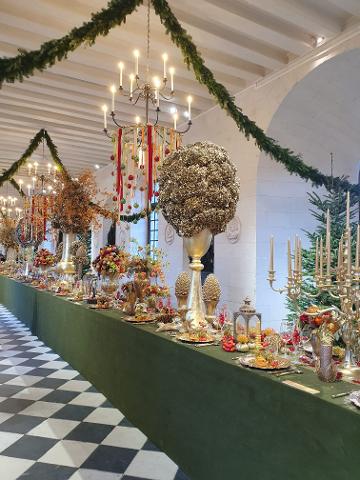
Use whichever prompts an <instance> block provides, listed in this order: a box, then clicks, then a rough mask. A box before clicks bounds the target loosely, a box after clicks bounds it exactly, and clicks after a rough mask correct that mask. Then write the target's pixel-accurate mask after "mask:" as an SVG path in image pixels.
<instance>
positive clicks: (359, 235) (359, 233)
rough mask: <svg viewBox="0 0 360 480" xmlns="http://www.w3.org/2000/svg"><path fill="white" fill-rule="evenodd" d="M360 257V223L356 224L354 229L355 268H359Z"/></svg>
mask: <svg viewBox="0 0 360 480" xmlns="http://www.w3.org/2000/svg"><path fill="white" fill-rule="evenodd" d="M359 257H360V225H359V224H358V226H357V230H356V254H355V268H359V259H360V258H359Z"/></svg>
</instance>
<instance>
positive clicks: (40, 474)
mask: <svg viewBox="0 0 360 480" xmlns="http://www.w3.org/2000/svg"><path fill="white" fill-rule="evenodd" d="M76 470H77V469H76V468H70V467H63V466H61V465H51V464H49V463H39V462H38V463H35V464H34V465H32V466H31V467H30V468H29V469H28V470H26V472H24V473H23V474H22V475H21V477H19V478H18V480H68V478H70V477H71V476H72V475H73V473H74V472H75V471H76Z"/></svg>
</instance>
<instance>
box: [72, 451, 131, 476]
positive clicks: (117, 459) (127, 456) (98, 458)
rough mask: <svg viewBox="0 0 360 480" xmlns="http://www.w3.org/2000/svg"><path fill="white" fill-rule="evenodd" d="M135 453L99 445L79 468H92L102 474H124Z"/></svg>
mask: <svg viewBox="0 0 360 480" xmlns="http://www.w3.org/2000/svg"><path fill="white" fill-rule="evenodd" d="M137 452H138V451H137V450H132V449H129V448H117V447H108V446H106V445H99V446H98V447H97V448H96V449H95V450H94V451H93V453H92V454H91V455H90V457H89V458H88V459H87V460H86V461H85V463H83V465H82V466H81V468H92V469H94V470H101V471H103V472H114V473H124V472H125V470H126V469H127V467H128V466H129V465H130V463H131V462H132V460H133V459H134V457H135V455H136V454H137Z"/></svg>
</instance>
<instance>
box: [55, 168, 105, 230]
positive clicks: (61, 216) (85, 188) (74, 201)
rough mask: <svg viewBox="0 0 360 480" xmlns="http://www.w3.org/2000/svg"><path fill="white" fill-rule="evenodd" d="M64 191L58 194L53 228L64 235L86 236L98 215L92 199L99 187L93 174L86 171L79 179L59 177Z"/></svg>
mask: <svg viewBox="0 0 360 480" xmlns="http://www.w3.org/2000/svg"><path fill="white" fill-rule="evenodd" d="M59 182H60V183H61V184H62V185H63V187H62V189H61V190H60V191H58V192H57V193H56V197H55V202H54V210H53V216H52V226H53V227H54V228H58V229H60V230H61V231H62V232H64V233H78V234H85V233H86V232H87V230H88V229H89V228H90V225H91V224H92V223H95V222H96V216H97V214H98V212H97V210H96V208H95V207H94V204H93V203H92V199H93V198H94V197H95V195H96V193H97V186H96V182H95V178H94V175H93V174H92V172H89V171H85V172H83V173H82V174H81V175H79V177H78V178H77V179H71V178H69V177H67V176H66V175H61V174H60V175H59Z"/></svg>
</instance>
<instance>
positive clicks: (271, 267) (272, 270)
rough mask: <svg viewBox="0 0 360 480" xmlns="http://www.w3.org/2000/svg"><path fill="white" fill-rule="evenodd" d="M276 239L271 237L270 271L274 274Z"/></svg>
mask: <svg viewBox="0 0 360 480" xmlns="http://www.w3.org/2000/svg"><path fill="white" fill-rule="evenodd" d="M274 270H275V269H274V237H273V235H271V237H270V265H269V271H270V272H274Z"/></svg>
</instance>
